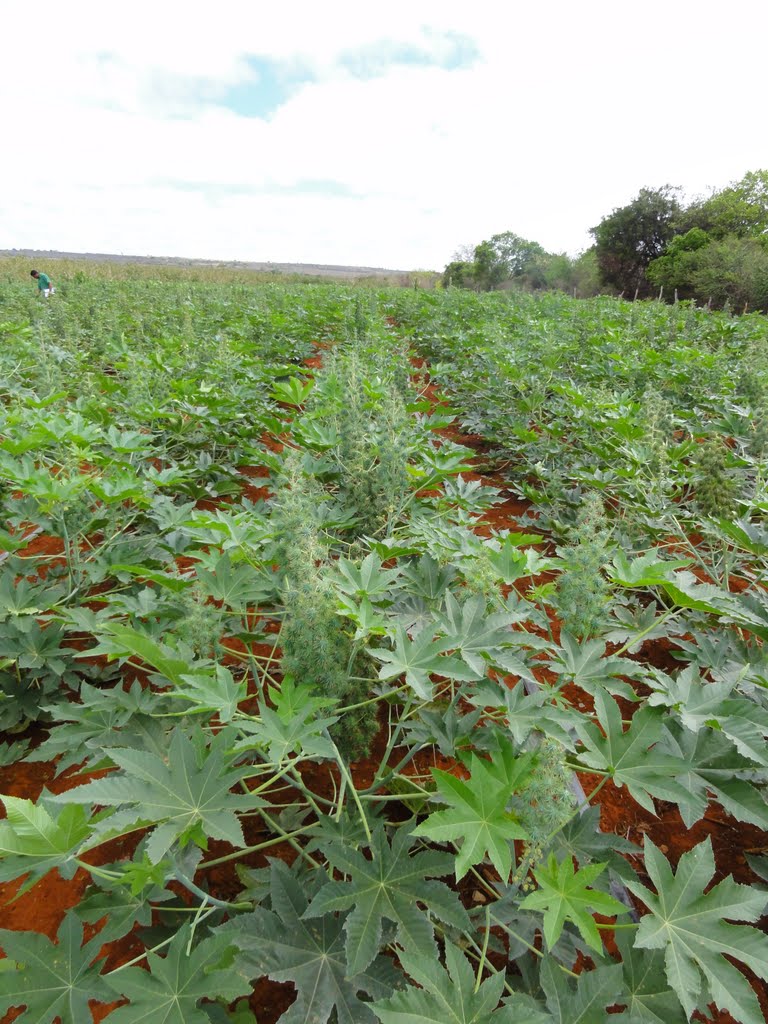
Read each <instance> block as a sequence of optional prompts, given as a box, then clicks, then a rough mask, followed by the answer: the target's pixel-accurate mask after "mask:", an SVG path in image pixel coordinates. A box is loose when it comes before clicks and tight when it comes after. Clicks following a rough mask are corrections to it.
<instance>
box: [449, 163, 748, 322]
mask: <svg viewBox="0 0 768 1024" xmlns="http://www.w3.org/2000/svg"><path fill="white" fill-rule="evenodd" d="M591 234H592V236H593V237H594V240H595V244H594V245H593V246H592V248H590V249H588V250H587V251H586V252H584V253H582V254H581V255H580V256H578V257H576V258H575V259H572V258H570V257H568V256H566V255H565V253H550V252H547V251H546V250H545V249H544V248H543V247H542V246H541V245H539V243H538V242H532V241H529V240H528V239H525V238H522V237H521V236H520V235H516V234H515V233H514V232H512V231H504V232H502V233H501V234H498V235H493V236H492V237H491V238H489V239H487V240H486V241H483V242H481V243H480V244H479V245H476V246H475V247H474V248H473V247H472V246H463V247H462V248H461V250H459V251H458V252H457V253H456V254H455V255H454V258H453V261H452V262H451V263H449V264H448V266H447V267H446V268H445V272H444V273H443V284H444V285H445V286H449V285H450V286H454V287H458V288H472V289H474V290H476V291H492V290H494V289H499V288H510V287H511V288H522V289H526V290H529V291H532V290H537V289H544V288H548V289H559V290H562V291H569V292H570V291H572V292H573V293H574V294H577V295H581V296H589V295H597V294H598V293H599V292H600V291H601V290H608V291H611V292H614V293H619V294H623V295H624V296H625V297H626V298H628V299H633V298H635V297H638V298H648V297H650V296H655V295H660V296H664V297H666V299H667V300H668V301H672V300H673V299H689V300H692V301H694V302H698V303H702V304H704V303H711V304H713V305H715V306H725V305H730V306H731V307H732V308H734V309H740V310H741V309H754V310H761V311H763V312H768V170H758V171H749V172H748V173H747V174H745V175H744V177H743V178H742V179H741V180H740V181H737V182H732V183H731V184H730V185H728V186H727V187H726V188H723V189H720V190H718V191H713V192H712V194H711V195H710V196H707V197H706V198H698V199H696V200H694V201H693V202H691V203H689V204H687V205H684V204H683V203H682V202H681V200H680V190H679V189H678V188H675V187H673V186H672V185H662V186H661V188H643V189H641V190H640V192H639V193H638V195H637V196H636V197H635V198H634V199H633V200H632V201H631V202H630V203H628V204H627V205H626V206H622V207H619V208H618V209H615V210H613V212H612V213H610V214H608V215H607V216H606V217H604V218H603V219H602V220H601V221H600V223H599V224H598V225H597V226H596V227H594V228H592V229H591Z"/></svg>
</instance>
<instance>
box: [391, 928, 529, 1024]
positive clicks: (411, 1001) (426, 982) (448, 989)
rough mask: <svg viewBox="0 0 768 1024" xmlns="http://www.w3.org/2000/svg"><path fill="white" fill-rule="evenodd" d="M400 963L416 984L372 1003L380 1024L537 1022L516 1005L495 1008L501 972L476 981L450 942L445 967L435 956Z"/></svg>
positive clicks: (404, 957) (405, 958)
mask: <svg viewBox="0 0 768 1024" xmlns="http://www.w3.org/2000/svg"><path fill="white" fill-rule="evenodd" d="M400 959H401V962H402V964H403V967H404V968H405V970H406V971H407V972H408V974H409V975H410V976H411V978H413V980H414V981H415V982H416V983H417V985H418V986H419V987H418V988H416V987H415V986H412V985H411V986H409V987H408V988H407V989H406V990H405V991H404V992H398V993H396V994H395V995H394V996H392V997H391V999H388V1000H384V1001H380V1002H378V1003H375V1004H374V1008H375V1010H376V1013H377V1015H378V1017H379V1019H380V1020H381V1021H382V1024H415V1022H416V1021H421V1022H423V1024H427V1022H432V1024H445V1022H448V1021H449V1022H450V1024H513V1022H514V1024H537V1021H536V1018H535V1017H530V1016H526V1015H525V1014H523V1015H522V1016H521V1015H520V1014H519V1013H518V1011H517V1010H516V1009H512V1008H511V1007H504V1008H502V1009H497V1007H498V1003H499V999H500V997H501V993H502V990H503V987H504V977H503V975H501V974H496V975H495V976H493V977H491V978H488V980H487V981H484V982H483V983H482V984H481V985H479V986H478V985H476V984H475V977H474V975H473V973H472V968H471V967H470V965H469V963H468V962H467V960H466V958H465V957H464V956H463V954H462V953H461V952H460V951H459V950H458V949H457V948H456V946H454V945H453V943H451V942H446V944H445V963H446V966H445V968H443V967H441V966H440V964H438V963H436V962H435V961H434V960H430V959H426V960H425V959H421V958H416V957H414V956H412V955H410V954H408V953H403V954H402V955H401V957H400Z"/></svg>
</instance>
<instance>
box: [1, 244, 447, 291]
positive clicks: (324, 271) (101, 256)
mask: <svg viewBox="0 0 768 1024" xmlns="http://www.w3.org/2000/svg"><path fill="white" fill-rule="evenodd" d="M0 257H11V258H23V259H31V260H37V261H39V262H40V263H43V262H44V261H50V260H56V261H60V260H66V261H77V262H87V263H116V264H121V265H126V264H136V265H140V266H149V267H155V268H157V267H173V268H177V269H198V270H234V271H253V272H256V273H261V274H281V275H283V274H287V275H295V276H299V277H310V278H317V277H321V278H325V279H331V280H337V281H354V280H359V279H361V278H376V279H380V280H385V281H387V283H392V284H410V283H412V281H413V279H414V277H415V276H418V279H419V282H420V283H421V282H422V280H423V281H424V282H426V281H428V280H432V279H433V278H435V277H437V274H436V273H433V272H431V271H409V270H391V269H388V268H385V267H349V266H336V265H334V264H320V263H270V262H261V263H259V262H243V261H240V260H202V259H186V258H184V257H181V256H132V255H124V254H122V253H120V254H116V253H102V252H83V253H79V252H59V251H57V250H54V249H3V250H0Z"/></svg>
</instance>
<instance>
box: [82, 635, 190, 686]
mask: <svg viewBox="0 0 768 1024" xmlns="http://www.w3.org/2000/svg"><path fill="white" fill-rule="evenodd" d="M99 654H106V655H107V656H108V657H110V658H116V657H123V658H125V657H130V656H131V655H133V656H134V657H137V658H140V659H141V661H143V662H146V664H147V665H151V666H152V668H154V669H156V670H157V672H159V674H160V675H162V676H164V677H165V678H166V679H168V680H169V681H170V682H172V683H176V684H177V685H179V686H183V684H184V676H185V675H186V674H188V673H189V670H190V665H189V662H188V661H186V660H185V659H182V658H180V657H179V656H178V655H177V654H176V652H175V651H173V650H172V649H171V648H169V647H167V646H165V645H163V644H157V643H155V641H154V640H152V639H151V638H150V637H148V636H146V635H145V634H144V633H140V632H139V631H138V630H136V629H131V628H130V627H129V626H122V625H119V624H117V623H111V622H104V623H102V625H101V629H100V635H99V643H98V644H97V645H96V647H91V648H89V649H88V650H87V651H84V652H83V653H82V654H81V655H80V657H81V658H92V657H95V656H97V655H99Z"/></svg>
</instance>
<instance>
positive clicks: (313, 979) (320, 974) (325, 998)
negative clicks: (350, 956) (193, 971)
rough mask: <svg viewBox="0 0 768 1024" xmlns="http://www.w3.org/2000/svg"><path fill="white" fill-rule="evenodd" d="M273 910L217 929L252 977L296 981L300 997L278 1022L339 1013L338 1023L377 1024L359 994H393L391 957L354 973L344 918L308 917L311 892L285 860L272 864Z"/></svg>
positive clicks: (320, 1020) (293, 1023) (291, 1023)
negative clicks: (345, 934) (235, 948)
mask: <svg viewBox="0 0 768 1024" xmlns="http://www.w3.org/2000/svg"><path fill="white" fill-rule="evenodd" d="M270 881H271V885H270V897H271V900H272V908H273V909H272V910H271V911H269V910H266V909H264V908H263V907H258V908H257V909H256V910H255V911H254V913H252V914H244V915H242V916H241V917H238V918H235V919H234V920H233V921H230V922H228V923H227V924H225V925H223V926H222V927H221V928H220V929H219V930H218V932H217V934H218V935H221V936H226V938H227V939H228V940H229V941H231V942H233V943H234V944H235V945H236V946H237V947H238V948H239V949H240V951H241V952H240V955H239V957H238V964H239V965H240V969H241V970H244V971H245V972H246V973H247V974H248V975H249V976H250V977H253V978H259V977H262V976H263V975H266V976H267V977H269V978H271V979H272V980H273V981H291V982H293V984H294V985H295V986H296V992H297V995H296V1001H295V1002H294V1003H293V1004H292V1005H291V1006H290V1007H289V1009H288V1010H286V1012H285V1013H284V1014H283V1015H282V1016H281V1017H280V1018H279V1024H307V1022H309V1021H313V1022H317V1024H325V1021H327V1020H328V1019H329V1018H330V1016H331V1013H332V1012H334V1011H335V1013H336V1020H337V1022H338V1024H376V1017H375V1016H374V1014H373V1012H372V1010H371V1008H370V1006H369V1004H368V1003H366V1002H364V1001H363V1000H362V999H361V997H360V993H363V994H365V995H368V996H372V997H374V998H383V997H385V996H388V995H389V994H390V993H391V992H392V990H393V988H394V987H395V984H396V982H397V978H398V976H397V972H396V971H395V969H394V967H393V965H392V963H391V961H390V960H388V959H386V958H384V957H377V958H376V959H375V960H374V961H373V962H372V963H371V964H370V965H369V966H368V967H367V968H366V970H364V971H362V972H358V973H354V972H353V971H352V970H350V968H349V966H348V964H347V956H346V952H345V943H344V931H343V929H344V917H343V916H336V915H332V914H326V915H325V916H324V917H322V918H311V919H309V920H307V919H306V918H305V914H306V911H307V907H308V905H309V897H310V895H311V893H310V894H308V892H307V891H305V888H304V886H303V885H302V882H301V881H300V880H299V878H298V876H297V874H296V872H295V871H292V870H291V869H290V868H289V867H287V866H286V865H285V864H284V863H283V862H282V861H278V860H273V861H272V862H271V866H270Z"/></svg>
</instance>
